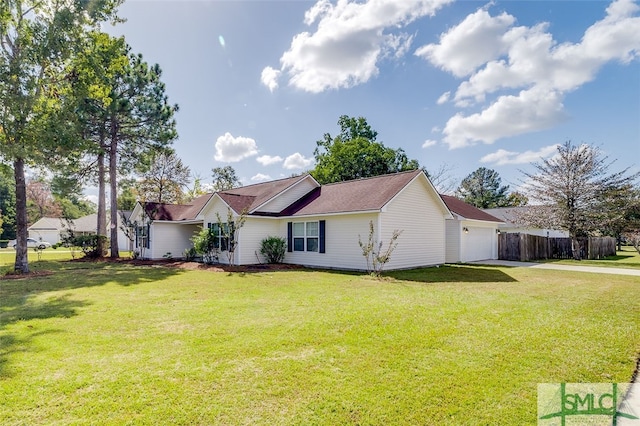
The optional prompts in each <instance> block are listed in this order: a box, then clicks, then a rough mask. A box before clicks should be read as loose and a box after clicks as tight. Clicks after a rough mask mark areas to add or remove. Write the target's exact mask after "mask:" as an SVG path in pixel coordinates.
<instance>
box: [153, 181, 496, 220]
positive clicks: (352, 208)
mask: <svg viewBox="0 0 640 426" xmlns="http://www.w3.org/2000/svg"><path fill="white" fill-rule="evenodd" d="M420 173H421V171H420V170H412V171H408V172H400V173H393V174H388V175H382V176H376V177H370V178H364V179H357V180H351V181H346V182H337V183H332V184H328V185H322V186H319V187H317V188H315V189H313V190H312V191H311V192H309V193H308V194H307V195H305V196H303V197H302V198H301V199H300V200H298V201H296V202H295V203H293V204H292V205H290V206H289V207H287V208H285V209H284V210H283V211H281V212H279V213H265V212H260V211H259V210H256V209H258V208H259V207H260V206H262V205H263V204H265V203H266V202H268V201H269V200H272V199H274V198H275V197H276V196H278V195H279V194H281V193H283V192H284V191H286V190H287V189H289V188H291V187H292V186H293V185H295V184H297V183H298V182H300V181H302V180H303V179H306V178H307V177H308V175H300V176H295V177H290V178H284V179H278V180H274V181H270V182H263V183H258V184H255V185H248V186H243V187H239V188H233V189H230V190H226V191H221V192H218V193H217V194H218V196H219V197H220V198H221V199H222V200H223V201H224V202H225V203H227V204H228V205H229V207H231V208H232V209H233V210H234V211H235V212H238V213H239V212H242V211H248V212H249V214H251V215H256V216H259V215H269V216H280V217H281V216H308V215H319V214H332V213H352V212H361V211H377V210H380V209H382V208H383V207H384V206H385V205H386V204H387V203H388V202H389V201H391V199H393V197H395V196H396V195H397V194H398V193H399V192H400V191H401V190H402V189H403V188H404V187H405V186H407V184H409V182H411V181H412V180H413V179H415V178H416V176H418V175H419V174H420ZM213 195H214V194H207V195H203V196H201V197H199V198H196V199H195V200H193V201H192V202H191V203H190V204H189V205H179V204H161V203H145V205H144V207H145V211H146V212H147V214H148V215H149V217H150V218H151V219H153V220H167V221H181V220H193V219H195V218H196V216H197V215H198V213H200V211H201V210H202V208H203V207H204V206H205V205H206V203H207V202H209V200H210V199H211V197H212V196H213ZM474 208H475V207H474ZM487 216H488V215H487Z"/></svg>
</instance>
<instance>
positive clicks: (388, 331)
mask: <svg viewBox="0 0 640 426" xmlns="http://www.w3.org/2000/svg"><path fill="white" fill-rule="evenodd" d="M0 259H2V261H4V258H0ZM38 263H39V265H38V267H39V268H42V269H43V270H50V271H53V272H54V274H53V275H50V276H47V277H40V278H29V279H20V280H3V281H0V419H3V424H29V425H36V424H117V425H121V424H185V425H186V424H269V425H271V424H331V425H333V424H469V425H473V424H483V425H484V424H492V425H500V424H504V425H513V424H532V423H535V422H536V407H537V405H536V392H537V384H538V383H548V382H628V381H629V380H630V378H631V374H632V372H633V370H634V367H635V360H636V357H637V356H638V353H639V351H640V317H639V316H638V315H637V313H638V312H639V311H640V292H639V291H638V282H637V277H628V276H617V275H613V276H607V280H606V281H605V282H603V280H602V279H601V277H600V276H599V275H597V274H588V273H574V272H572V273H568V272H563V271H549V270H532V269H527V268H501V267H482V266H446V267H440V268H429V269H419V270H412V271H401V272H395V273H390V274H388V276H387V277H386V278H385V279H383V280H374V279H372V278H370V277H367V276H362V275H359V274H348V273H339V272H326V271H313V270H300V271H295V270H293V271H291V270H289V271H279V272H266V271H265V272H260V273H232V274H229V273H213V272H207V271H197V270H196V271H186V270H178V269H169V268H163V267H133V266H130V265H126V264H124V265H123V264H118V265H115V264H110V263H86V262H60V261H46V260H42V261H40V262H38Z"/></svg>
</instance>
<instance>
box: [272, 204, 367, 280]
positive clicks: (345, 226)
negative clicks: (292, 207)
mask: <svg viewBox="0 0 640 426" xmlns="http://www.w3.org/2000/svg"><path fill="white" fill-rule="evenodd" d="M377 216H378V215H377V214H350V215H335V216H316V217H305V218H299V219H298V218H295V219H287V220H282V222H281V223H280V235H283V236H285V237H286V236H287V222H312V221H318V220H324V221H325V226H326V228H325V249H326V250H325V251H326V252H325V253H319V252H318V253H317V252H297V251H296V252H287V253H286V255H285V257H284V261H285V262H286V263H292V264H296V265H305V266H315V267H319V268H337V269H355V270H365V269H366V268H367V264H366V261H365V258H364V257H363V256H362V250H361V249H360V246H359V245H358V236H359V235H360V237H361V238H362V241H363V242H366V241H367V238H368V236H369V221H370V220H373V221H374V223H376V222H377Z"/></svg>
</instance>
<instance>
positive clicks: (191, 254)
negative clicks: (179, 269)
mask: <svg viewBox="0 0 640 426" xmlns="http://www.w3.org/2000/svg"><path fill="white" fill-rule="evenodd" d="M197 255H198V252H197V251H196V249H195V248H194V247H191V248H188V249H185V251H184V252H183V253H182V257H184V260H186V261H187V262H192V261H194V260H195V259H196V256H197Z"/></svg>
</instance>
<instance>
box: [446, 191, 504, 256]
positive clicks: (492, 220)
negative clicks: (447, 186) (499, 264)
mask: <svg viewBox="0 0 640 426" xmlns="http://www.w3.org/2000/svg"><path fill="white" fill-rule="evenodd" d="M441 197H442V199H443V201H444V202H445V204H446V205H447V207H448V208H449V210H450V211H451V213H452V214H453V218H452V219H449V220H447V225H446V226H447V253H446V260H447V263H457V262H473V261H475V260H486V259H497V258H498V234H499V232H498V230H499V225H500V224H502V221H501V220H500V219H498V218H496V217H494V216H492V215H490V214H488V213H486V212H484V211H482V210H480V209H478V208H476V207H474V206H472V205H470V204H467V203H465V202H464V201H462V200H459V199H458V198H455V197H452V196H450V195H441Z"/></svg>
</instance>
